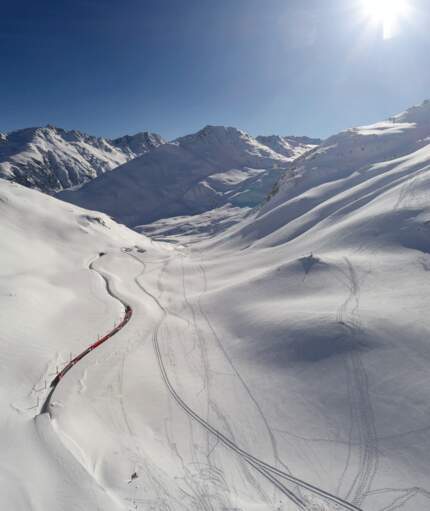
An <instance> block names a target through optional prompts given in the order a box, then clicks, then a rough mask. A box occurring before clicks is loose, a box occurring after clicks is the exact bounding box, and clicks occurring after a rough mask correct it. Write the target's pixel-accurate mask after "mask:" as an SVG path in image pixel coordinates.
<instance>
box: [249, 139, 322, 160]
mask: <svg viewBox="0 0 430 511" xmlns="http://www.w3.org/2000/svg"><path fill="white" fill-rule="evenodd" d="M256 140H257V141H258V142H260V144H264V145H266V146H267V147H270V149H273V150H274V151H275V152H276V153H279V154H282V155H284V156H285V157H287V158H291V159H292V160H295V159H296V158H298V157H299V156H302V155H303V154H305V153H307V152H308V151H310V150H311V149H314V148H315V147H316V146H318V145H320V144H321V142H322V140H320V139H319V138H309V137H281V136H280V135H267V136H265V135H260V136H258V137H256Z"/></svg>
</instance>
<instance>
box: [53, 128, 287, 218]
mask: <svg viewBox="0 0 430 511" xmlns="http://www.w3.org/2000/svg"><path fill="white" fill-rule="evenodd" d="M289 162H290V159H289V158H286V157H285V156H282V155H280V154H278V153H276V152H274V151H273V150H272V149H270V148H269V147H267V146H265V145H262V144H260V143H259V142H257V141H256V140H255V139H254V138H252V137H251V136H250V135H248V134H246V133H245V132H243V131H241V130H238V129H236V128H225V127H222V126H207V127H206V128H204V129H202V130H201V131H199V132H198V133H195V134H193V135H187V136H185V137H182V138H179V139H177V140H176V141H174V142H172V143H169V144H164V145H163V146H160V147H159V148H158V149H156V150H155V151H151V152H150V153H148V154H144V155H143V156H141V157H140V158H137V159H135V160H133V161H131V162H129V163H127V164H126V165H123V166H122V167H120V168H118V169H117V170H116V171H115V172H113V173H112V172H111V173H109V174H106V175H104V176H102V177H101V178H100V179H97V180H96V181H94V182H93V183H88V185H86V186H84V187H83V188H81V189H80V190H77V191H67V192H63V193H61V194H60V195H59V198H61V199H63V200H67V201H70V202H72V203H74V204H77V205H81V206H84V207H90V208H94V209H97V210H100V211H104V212H106V213H107V214H109V215H112V216H113V217H115V218H116V219H118V220H119V221H121V222H123V223H126V224H127V225H131V226H135V225H138V224H142V223H148V222H151V221H153V220H155V219H158V218H166V217H170V216H176V215H184V214H186V215H189V214H193V213H198V212H202V211H206V210H209V209H212V208H216V207H220V206H223V205H224V204H226V203H230V204H232V205H233V206H255V205H256V204H259V203H260V202H261V200H262V199H263V198H264V197H265V196H266V195H267V193H268V191H269V190H270V189H271V188H272V187H273V185H274V183H275V182H276V181H277V180H278V179H279V177H280V169H282V168H285V166H286V165H288V164H289Z"/></svg>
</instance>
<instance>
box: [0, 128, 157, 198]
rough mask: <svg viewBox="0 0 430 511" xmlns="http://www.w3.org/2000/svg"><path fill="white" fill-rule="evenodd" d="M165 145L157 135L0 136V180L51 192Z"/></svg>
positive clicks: (44, 132)
mask: <svg viewBox="0 0 430 511" xmlns="http://www.w3.org/2000/svg"><path fill="white" fill-rule="evenodd" d="M162 143H164V140H163V139H162V138H161V137H160V136H159V135H156V134H152V133H138V134H136V135H133V136H126V137H122V138H119V139H116V140H108V139H105V138H98V137H93V136H90V135H86V134H85V133H81V132H79V131H74V130H73V131H66V130H63V129H61V128H56V127H53V126H47V127H45V128H27V129H23V130H18V131H13V132H11V133H8V134H3V135H2V136H1V137H0V177H2V178H5V179H8V180H11V181H15V182H17V183H20V184H23V185H25V186H28V187H30V188H36V189H38V190H41V191H44V192H47V193H53V192H58V191H60V190H63V189H66V188H70V187H73V186H77V185H81V184H83V183H85V182H86V181H89V180H91V179H94V178H95V177H97V176H99V175H101V174H103V173H104V172H107V171H109V170H112V169H114V168H115V167H118V166H119V165H121V164H123V163H125V162H127V161H129V160H131V159H133V158H135V157H136V156H139V155H141V154H143V153H145V152H147V151H149V150H151V149H153V148H154V147H157V146H159V145H160V144H162Z"/></svg>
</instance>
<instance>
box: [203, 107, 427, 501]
mask: <svg viewBox="0 0 430 511" xmlns="http://www.w3.org/2000/svg"><path fill="white" fill-rule="evenodd" d="M429 136H430V104H429V103H428V102H426V103H424V104H423V105H420V106H418V107H413V108H412V109H410V110H408V111H406V112H404V113H403V114H400V115H398V116H396V117H394V118H392V119H391V120H390V121H387V122H382V123H377V124H375V125H372V126H365V127H361V128H356V129H353V130H348V131H347V132H344V133H341V134H339V135H337V136H334V137H332V138H331V139H330V140H328V141H326V142H324V143H323V145H322V147H321V148H319V149H317V150H316V151H314V153H313V154H310V155H308V156H305V157H304V158H303V159H301V160H298V161H297V166H296V168H295V169H294V170H292V171H290V172H289V173H287V175H286V177H285V178H284V179H283V181H281V183H280V185H279V189H278V190H277V193H275V195H274V196H273V197H272V198H271V199H270V200H269V201H268V202H267V203H266V204H265V205H264V206H263V207H262V208H261V209H260V211H259V212H258V213H255V214H254V215H252V216H250V217H248V218H247V219H245V220H244V221H243V222H242V223H240V224H238V225H236V226H234V227H233V228H231V229H230V231H229V232H228V233H224V234H222V235H218V236H217V237H216V238H215V239H210V240H208V241H207V242H206V243H203V244H200V245H196V249H197V248H198V250H199V253H200V254H201V257H202V259H204V260H205V261H206V263H205V266H206V273H207V280H208V281H209V282H210V281H211V280H212V281H213V282H214V287H213V288H212V292H211V293H209V294H207V295H204V296H205V297H204V298H203V304H204V306H205V308H206V309H207V310H210V311H211V313H210V314H211V320H212V321H213V322H214V323H215V324H217V325H218V327H217V332H218V336H219V337H220V338H221V339H222V340H223V343H224V345H225V346H226V347H227V350H228V351H229V354H230V356H231V358H232V359H233V360H235V361H237V363H238V366H237V367H238V370H239V371H240V373H241V375H242V377H243V378H244V379H245V380H246V381H247V382H248V385H249V387H250V388H251V389H252V390H253V395H254V397H255V398H256V400H257V402H259V403H260V404H261V408H262V411H263V413H264V416H265V417H266V420H267V423H268V424H269V425H270V426H271V428H273V429H272V431H273V436H274V439H275V441H276V446H277V447H276V450H277V452H278V453H281V457H282V458H283V459H284V460H285V461H286V463H287V464H288V466H289V467H290V469H291V471H292V473H294V474H297V475H299V476H302V477H304V478H307V479H308V480H310V481H311V482H313V484H315V485H317V486H320V487H323V488H325V489H327V490H328V491H330V492H333V493H336V494H337V495H340V496H341V497H343V498H344V499H346V500H348V501H349V502H351V503H353V504H355V505H356V506H358V507H360V508H362V509H365V510H366V511H381V510H384V511H386V510H390V511H392V510H395V509H402V510H406V511H415V510H418V509H419V510H424V509H429V508H430V477H429V474H430V441H429V436H428V432H429V422H428V417H429V412H430V398H429V394H428V385H429V383H430V366H429V363H428V362H429V360H430V344H429V338H430V320H429V317H428V314H427V308H428V297H429V292H430V279H429V268H430V139H429ZM221 254H224V257H223V256H222V255H221ZM240 269H241V270H240ZM208 286H209V287H211V285H210V284H208ZM221 325H223V326H221ZM275 389H280V391H279V392H277V391H276V390H275ZM254 392H255V393H254ZM282 453H284V455H283V454H282ZM284 456H285V457H284Z"/></svg>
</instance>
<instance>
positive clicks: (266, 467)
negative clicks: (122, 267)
mask: <svg viewBox="0 0 430 511" xmlns="http://www.w3.org/2000/svg"><path fill="white" fill-rule="evenodd" d="M128 255H129V256H130V257H133V258H134V259H135V260H137V261H139V262H140V263H141V264H142V265H143V267H144V262H142V261H141V260H140V259H139V258H138V257H136V256H135V255H133V254H128ZM181 257H182V256H181ZM135 281H136V283H137V284H138V286H139V288H140V289H141V290H142V291H143V292H144V293H145V294H146V295H148V296H149V297H151V298H152V300H154V301H155V303H156V304H157V306H158V307H159V309H160V311H161V313H162V316H161V318H160V320H159V322H158V323H157V325H156V327H155V329H154V332H153V337H152V340H153V347H154V351H155V354H156V357H157V360H158V364H159V368H160V372H161V376H162V378H163V380H164V382H165V384H166V387H167V388H168V390H169V393H170V394H171V396H172V397H173V398H174V400H175V401H176V402H177V404H178V405H179V406H180V407H181V408H182V409H183V410H184V411H185V412H186V413H187V414H188V415H189V416H190V417H191V418H193V419H194V420H195V421H196V422H198V423H199V424H200V425H201V426H203V427H204V428H205V429H206V430H207V431H208V433H211V434H213V435H214V436H215V437H216V438H217V439H218V440H219V441H220V442H221V443H223V444H224V445H225V446H226V447H228V448H230V449H231V450H233V451H234V452H235V453H237V454H238V455H239V456H240V457H241V458H242V459H243V460H244V461H245V462H247V463H248V464H249V465H250V466H252V467H253V468H254V469H255V470H256V471H258V472H259V473H260V474H261V475H262V476H263V477H264V478H266V479H267V480H269V481H270V482H272V483H273V484H274V486H275V487H276V488H278V490H279V491H280V492H281V493H283V494H284V495H285V496H287V497H288V498H289V499H290V500H291V501H292V502H293V503H294V504H295V505H296V506H297V507H298V508H299V509H303V510H306V509H307V503H306V502H305V500H303V498H302V497H300V496H298V495H296V494H295V493H293V492H292V491H291V490H290V489H288V488H287V487H286V486H285V485H284V484H283V483H281V482H280V481H279V480H278V479H277V478H276V477H275V476H277V477H280V478H282V479H284V480H287V481H289V482H290V483H293V484H294V485H297V486H299V487H301V488H303V489H305V490H307V491H309V492H311V493H312V494H315V495H318V496H319V497H320V498H322V499H324V500H325V501H329V502H331V503H332V504H335V505H336V506H340V507H341V508H343V509H348V510H350V511H357V510H359V511H361V510H360V508H359V507H358V506H357V505H355V504H353V503H349V502H347V501H345V500H343V499H341V498H340V497H337V496H335V495H332V494H330V493H328V492H325V491H324V490H321V489H320V488H317V487H315V486H313V485H311V484H309V483H306V482H305V481H302V480H300V479H297V478H295V477H294V476H292V475H290V474H289V473H287V472H284V471H282V470H281V469H279V468H277V467H274V466H272V465H270V464H268V463H266V462H264V461H262V460H260V459H258V458H256V457H255V456H253V455H252V454H250V453H249V452H247V451H245V450H244V449H242V448H241V447H239V446H238V445H237V443H236V442H235V440H234V439H233V440H231V439H230V438H228V437H227V436H226V435H224V434H223V433H221V432H220V431H219V430H217V429H215V428H214V427H213V426H212V425H211V424H210V423H209V422H208V421H207V420H205V419H204V418H202V417H201V416H199V415H198V414H197V413H195V412H194V410H193V409H192V408H191V407H190V406H189V405H187V404H186V403H185V402H184V401H183V399H182V398H181V397H180V395H179V394H178V393H177V391H176V389H175V388H174V387H173V385H172V383H171V380H170V378H169V375H168V372H167V368H166V366H165V363H164V360H163V355H162V352H161V348H160V342H159V331H160V328H161V326H162V325H163V323H164V322H165V320H166V318H167V317H168V315H169V311H168V310H167V309H166V308H165V307H164V306H163V304H162V303H161V302H160V300H159V299H158V298H157V297H156V296H155V295H153V294H152V293H150V292H149V291H148V290H147V289H146V288H145V287H144V286H143V285H142V284H141V283H140V282H139V281H138V279H135ZM184 300H185V302H187V299H186V298H185V296H184ZM212 409H213V404H212ZM221 418H222V416H221ZM224 420H225V418H224Z"/></svg>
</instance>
